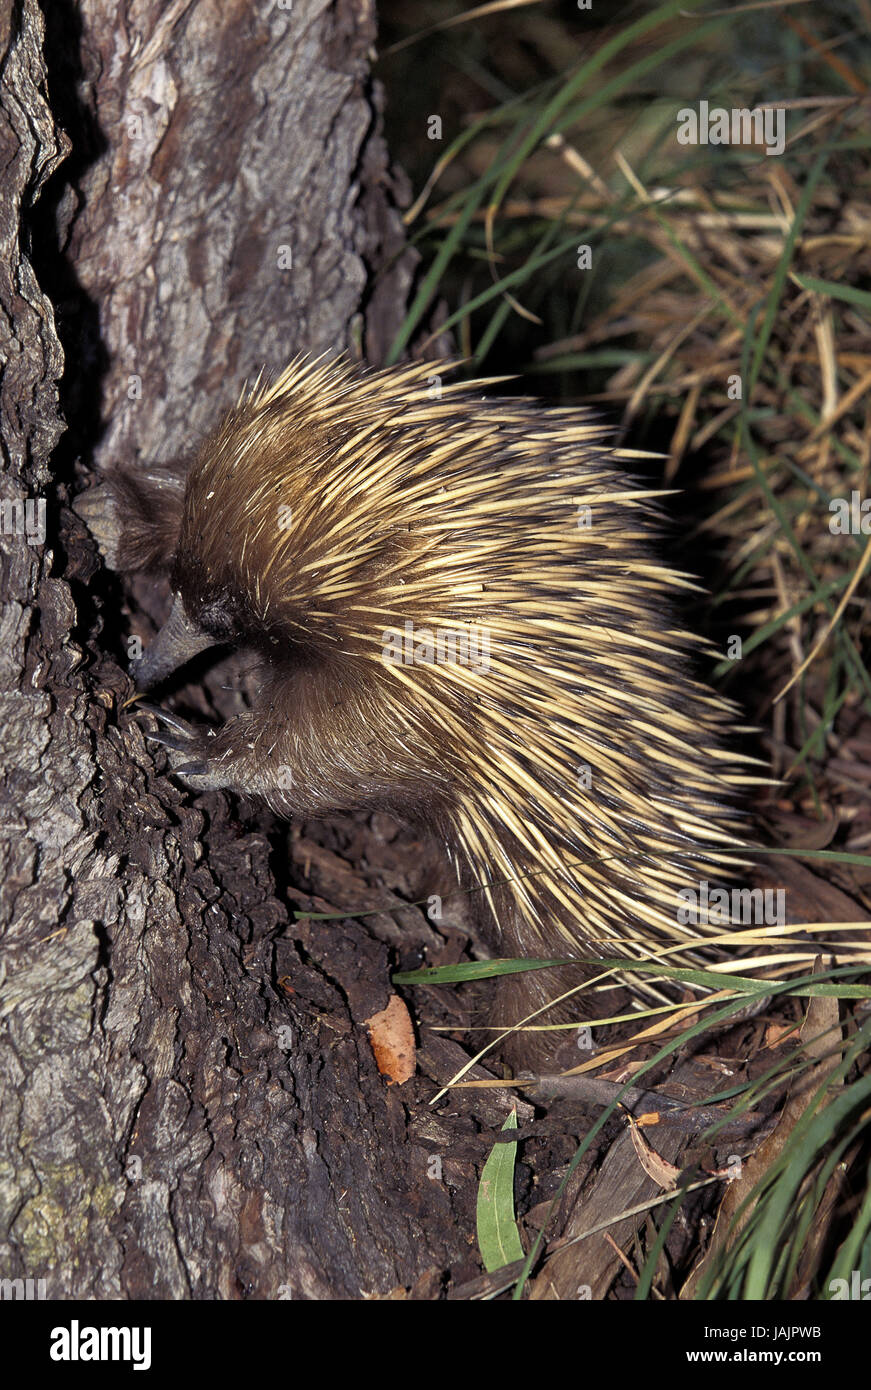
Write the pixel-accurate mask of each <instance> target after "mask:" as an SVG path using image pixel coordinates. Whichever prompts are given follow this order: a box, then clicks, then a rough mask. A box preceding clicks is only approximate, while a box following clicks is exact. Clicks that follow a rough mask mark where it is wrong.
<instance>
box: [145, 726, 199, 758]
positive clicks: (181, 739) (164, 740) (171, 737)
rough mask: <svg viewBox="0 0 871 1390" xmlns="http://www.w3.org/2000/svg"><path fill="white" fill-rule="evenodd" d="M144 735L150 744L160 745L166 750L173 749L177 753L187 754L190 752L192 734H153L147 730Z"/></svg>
mask: <svg viewBox="0 0 871 1390" xmlns="http://www.w3.org/2000/svg"><path fill="white" fill-rule="evenodd" d="M144 734H145V738H147V739H148V741H149V742H150V743H160V744H162V745H163V747H164V748H172V749H173V750H174V751H175V752H176V753H186V752H188V751H189V750H190V746H191V735H190V734H167V733H162V732H160V731H158V732H157V733H152V732H151V731H150V730H149V729H146V730H145V731H144Z"/></svg>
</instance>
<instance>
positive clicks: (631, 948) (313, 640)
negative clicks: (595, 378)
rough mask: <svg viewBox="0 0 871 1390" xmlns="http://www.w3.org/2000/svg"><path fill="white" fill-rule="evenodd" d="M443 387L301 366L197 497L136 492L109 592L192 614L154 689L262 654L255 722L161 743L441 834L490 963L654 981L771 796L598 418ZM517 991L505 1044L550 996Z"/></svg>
mask: <svg viewBox="0 0 871 1390" xmlns="http://www.w3.org/2000/svg"><path fill="white" fill-rule="evenodd" d="M449 370H451V364H449V363H433V362H426V363H422V364H415V365H404V366H399V367H395V368H389V369H387V370H382V371H375V372H372V371H367V370H365V369H363V368H360V367H357V366H355V365H352V364H350V363H348V362H346V361H343V360H325V359H319V360H316V361H312V360H301V359H300V360H296V361H294V362H293V363H292V364H291V365H290V366H289V367H288V368H287V370H286V371H285V372H284V373H283V374H282V375H281V376H280V377H279V378H278V379H277V380H276V381H274V382H273V383H272V384H268V383H265V382H263V381H258V382H257V384H256V385H255V386H254V387H253V388H252V389H250V390H247V391H246V392H244V393H243V394H242V396H241V397H240V399H239V401H238V404H237V405H236V406H235V407H234V408H232V409H231V410H230V411H229V412H228V413H227V415H226V416H225V417H224V419H223V421H222V422H221V424H220V425H219V426H218V428H217V429H216V430H215V431H214V433H212V434H210V435H209V436H208V437H207V438H206V439H205V441H204V442H203V444H202V445H201V447H200V448H199V451H198V453H197V454H196V457H195V458H194V460H193V462H192V464H191V465H190V467H189V469H187V470H186V471H185V470H182V469H177V470H171V469H170V470H165V471H160V470H157V471H155V472H152V473H150V474H148V475H146V477H145V478H140V479H136V478H133V477H128V476H125V475H116V476H115V478H114V480H112V481H111V482H110V484H109V486H110V489H111V492H112V496H113V497H114V499H115V514H116V515H119V516H121V518H122V524H121V527H120V531H119V532H118V534H117V535H116V537H115V540H116V544H115V548H114V555H113V557H112V558H113V560H114V563H115V566H116V567H117V568H118V569H120V570H122V571H131V570H133V569H143V568H153V569H163V570H165V571H167V572H168V573H169V576H170V580H171V585H172V590H173V594H174V599H173V606H172V611H171V614H170V617H169V619H168V621H167V623H166V625H165V627H164V628H163V629H162V631H161V632H160V634H159V635H158V637H157V638H156V639H155V641H154V642H153V644H152V645H151V647H150V648H149V649H148V650H147V651H146V652H145V654H144V656H143V657H142V658H141V660H140V661H139V662H138V663H134V675H135V677H136V679H137V680H138V682H139V683H140V684H141V685H143V686H146V687H147V686H149V685H153V684H155V683H156V682H158V681H159V680H163V679H164V678H165V677H167V676H168V675H169V674H170V673H171V672H172V671H174V670H175V669H176V668H177V667H178V666H180V665H181V664H182V663H183V662H185V661H186V660H187V659H188V658H189V657H190V656H192V655H193V654H194V653H195V652H198V651H200V650H201V649H203V648H205V647H207V646H210V645H213V644H215V643H225V642H231V643H237V644H244V645H246V646H247V647H250V648H252V649H254V650H255V651H257V652H259V654H260V656H261V657H262V659H263V664H264V675H263V683H262V690H261V694H260V697H259V699H258V701H257V703H256V705H255V707H254V708H252V709H251V710H250V711H248V712H247V713H244V714H241V715H239V716H238V717H236V718H233V719H230V720H228V721H227V723H225V724H224V726H223V727H222V728H221V729H220V730H218V731H217V732H215V733H213V732H204V731H202V730H196V729H193V728H192V727H191V726H189V725H187V724H185V723H183V722H182V721H181V720H178V719H176V718H175V716H170V715H167V716H166V722H167V723H168V724H169V725H170V730H171V731H170V732H169V733H161V734H160V735H158V736H157V737H159V739H160V740H161V741H162V742H163V743H165V744H167V745H168V746H169V747H170V748H171V749H173V750H174V751H175V753H176V754H177V755H180V761H179V763H178V765H177V767H176V771H177V773H178V774H179V775H180V776H181V777H183V778H184V779H185V780H186V781H187V782H188V783H189V784H190V785H191V786H192V787H195V788H200V789H207V788H220V787H224V788H230V789H233V790H235V791H240V792H247V793H254V794H255V795H258V796H261V797H263V798H265V800H266V801H267V802H268V803H269V805H270V806H271V807H272V808H273V809H274V810H276V811H278V812H279V813H282V814H285V815H302V814H304V815H307V816H317V815H318V814H321V813H327V812H332V811H343V810H353V809H356V808H371V809H376V808H381V809H386V810H388V811H390V812H392V813H394V814H397V815H399V816H400V817H405V818H407V819H411V820H423V821H424V822H425V823H426V825H427V826H428V827H430V828H432V829H435V830H436V832H437V833H438V835H439V836H440V837H441V838H442V839H443V840H444V842H445V844H446V845H447V847H448V850H449V853H450V856H451V858H452V860H453V862H454V864H455V865H456V868H457V870H458V872H459V874H460V876H461V878H462V879H463V880H464V881H465V882H466V883H475V884H480V885H484V886H485V887H484V893H483V896H484V897H485V898H486V900H487V903H488V908H489V916H490V919H491V939H492V942H493V945H494V947H495V948H496V949H497V950H498V953H499V954H500V955H506V956H511V955H517V956H535V957H542V956H544V957H548V958H553V957H564V956H567V955H568V956H572V955H583V954H591V953H592V954H598V955H618V956H631V957H647V958H649V957H650V956H651V955H653V956H656V955H657V954H658V953H659V952H661V950H662V948H663V947H665V946H670V945H674V944H676V943H679V942H681V941H682V940H686V939H687V938H688V937H690V938H697V937H698V935H699V933H700V932H703V931H704V924H702V925H701V926H694V927H689V928H688V927H686V926H683V925H681V924H680V923H679V919H678V912H677V907H678V897H677V894H678V892H679V890H681V889H685V888H686V887H687V886H692V885H693V884H696V883H698V881H699V880H700V879H707V878H711V877H713V878H716V877H717V875H718V873H719V872H722V870H723V868H724V866H725V865H728V862H729V859H730V857H731V856H732V855H734V853H735V850H736V848H737V847H738V846H739V844H740V839H739V831H740V826H739V821H738V816H739V811H738V810H736V799H737V797H736V794H737V793H738V792H739V791H740V788H741V786H742V784H744V783H746V782H747V781H749V780H751V779H750V778H748V777H747V776H746V774H745V773H744V772H742V765H743V763H744V761H745V760H744V759H742V758H741V757H740V756H738V755H736V754H735V753H734V752H733V751H731V749H730V740H731V735H732V733H733V730H734V727H735V719H736V713H735V710H734V708H733V707H732V705H731V704H729V703H728V702H727V701H725V700H723V699H720V698H718V697H717V696H715V695H714V694H713V693H712V692H711V691H710V690H709V689H708V688H706V687H705V686H704V685H703V684H700V683H699V681H698V680H697V679H695V677H694V674H693V665H694V659H695V658H696V657H697V655H698V654H699V652H700V651H701V650H702V648H703V647H704V643H702V642H701V641H700V640H699V639H698V638H696V637H694V636H693V635H692V634H690V633H689V632H687V631H685V630H684V629H683V628H682V627H680V626H679V625H678V624H677V622H676V618H675V599H676V597H677V596H678V595H679V594H680V593H681V592H682V591H685V590H688V589H692V588H693V587H694V586H693V584H692V582H691V580H690V579H689V577H688V576H686V575H685V574H682V573H677V572H675V571H673V570H671V569H669V568H667V567H666V566H665V565H663V564H662V563H661V562H660V560H659V559H658V558H657V548H656V541H657V533H658V530H659V528H660V522H659V519H658V513H657V511H656V507H655V505H654V503H653V499H654V498H655V497H656V495H657V494H656V493H654V492H651V491H648V490H644V489H642V488H640V487H639V486H638V485H637V484H636V483H634V482H633V480H632V479H631V477H629V476H628V474H627V472H626V468H627V466H628V465H631V462H632V458H633V456H632V454H630V453H626V452H623V451H619V450H615V449H612V448H609V447H608V443H607V432H606V431H605V429H604V428H603V426H602V424H601V423H600V422H599V421H598V420H597V419H596V418H595V417H594V416H593V415H592V414H591V413H590V412H588V411H586V410H581V409H551V408H543V407H541V406H539V405H537V404H536V403H535V402H533V401H530V400H526V399H507V398H501V399H500V398H498V397H493V396H485V395H483V394H482V393H483V391H484V389H485V388H486V387H487V386H488V385H491V383H487V382H484V381H473V382H468V383H459V384H444V383H443V382H442V377H443V375H444V374H445V373H446V372H448V371H449ZM104 491H105V490H104ZM91 496H92V501H91V506H90V513H89V515H88V516H87V519H89V521H90V523H91V525H92V529H95V530H99V529H100V527H99V516H98V514H99V512H100V507H99V503H98V501H97V500H96V498H95V497H94V495H91ZM85 512H86V514H87V513H88V507H87V506H86V508H85ZM104 521H105V517H104ZM106 539H107V537H106V536H105V535H104V541H105V540H106ZM509 979H510V980H511V984H510V985H506V992H505V993H503V996H502V997H501V1000H500V1005H499V1008H498V1010H497V1015H498V1020H499V1022H500V1023H507V1024H511V1023H515V1022H517V1021H518V1019H519V1018H521V1017H522V1016H523V1015H524V1014H526V1013H528V1012H529V1011H530V1010H531V1009H532V1008H533V1007H536V1006H537V1005H540V1004H543V1003H544V1002H546V1000H547V998H548V997H549V992H550V993H552V990H553V986H552V984H550V982H549V981H548V978H547V975H546V973H542V974H539V973H535V972H533V973H527V974H525V975H515V976H512V977H509ZM544 1021H550V1020H549V1018H546V1019H545V1020H544Z"/></svg>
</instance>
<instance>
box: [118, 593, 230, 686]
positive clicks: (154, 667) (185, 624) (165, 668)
mask: <svg viewBox="0 0 871 1390" xmlns="http://www.w3.org/2000/svg"><path fill="white" fill-rule="evenodd" d="M214 645H215V638H214V637H212V636H210V634H209V633H208V632H204V631H203V629H202V628H201V627H198V626H197V624H196V623H194V622H192V621H191V620H190V618H189V617H188V615H187V613H186V612H185V608H184V604H183V603H182V599H181V594H176V596H175V598H174V599H173V604H172V608H171V610H170V614H169V617H168V618H167V620H166V622H165V623H164V625H163V627H162V628H161V629H160V631H159V633H158V634H157V636H156V637H155V639H154V641H153V642H152V643H151V646H150V647H149V648H148V649H147V651H144V652H143V653H142V656H140V657H138V658H137V659H136V660H135V661H131V663H130V674H131V676H132V677H133V679H134V681H135V682H136V684H137V685H138V686H139V688H140V689H141V690H149V689H150V688H151V687H152V686H153V685H157V684H158V683H159V682H160V681H162V680H165V679H166V677H167V676H171V675H172V673H173V671H176V670H178V668H179V666H183V665H184V664H185V662H186V661H190V659H191V657H193V656H196V655H197V652H202V651H205V649H206V647H213V646H214Z"/></svg>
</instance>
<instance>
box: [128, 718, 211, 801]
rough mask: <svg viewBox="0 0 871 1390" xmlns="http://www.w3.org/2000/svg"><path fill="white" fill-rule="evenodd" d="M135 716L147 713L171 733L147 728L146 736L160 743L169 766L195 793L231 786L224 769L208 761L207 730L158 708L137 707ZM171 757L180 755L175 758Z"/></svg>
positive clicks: (152, 741)
mask: <svg viewBox="0 0 871 1390" xmlns="http://www.w3.org/2000/svg"><path fill="white" fill-rule="evenodd" d="M137 713H142V714H150V715H151V716H152V717H153V718H155V719H157V720H158V721H159V722H161V723H163V724H166V725H167V726H168V728H169V730H171V732H167V731H166V730H164V729H158V730H151V729H146V730H145V731H144V732H145V737H146V738H147V739H148V740H149V741H150V742H151V743H159V744H160V745H161V746H162V747H163V748H166V749H168V750H169V752H170V760H169V761H170V766H171V768H172V771H173V773H174V774H175V776H176V777H180V778H181V780H182V781H183V782H184V783H185V784H186V785H187V786H189V787H191V788H192V789H193V790H194V791H203V792H205V791H220V790H221V789H222V788H226V787H228V786H229V785H230V782H229V779H228V777H227V773H226V770H225V769H223V768H220V767H219V766H218V765H217V764H215V763H213V762H211V761H210V759H209V757H208V752H207V743H206V740H207V739H209V738H210V736H211V735H210V734H209V732H208V731H204V730H202V729H197V728H196V727H195V726H194V725H193V724H189V723H188V721H187V720H186V719H182V718H180V716H179V715H177V714H173V713H172V712H171V711H170V710H165V709H161V707H160V706H159V705H150V704H140V705H139V706H138V708H137ZM173 754H177V755H180V757H174V756H172V755H173Z"/></svg>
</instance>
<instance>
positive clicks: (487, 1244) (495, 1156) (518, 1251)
mask: <svg viewBox="0 0 871 1390" xmlns="http://www.w3.org/2000/svg"><path fill="white" fill-rule="evenodd" d="M516 1128H517V1111H516V1110H512V1111H511V1114H510V1115H509V1116H508V1119H507V1120H506V1121H505V1123H504V1125H503V1126H502V1129H503V1132H504V1131H505V1130H507V1129H516ZM516 1157H517V1145H516V1144H494V1145H493V1149H492V1152H491V1154H490V1157H489V1158H488V1159H487V1162H486V1163H485V1164H484V1171H483V1173H482V1174H481V1185H480V1187H479V1188H478V1221H477V1225H478V1249H479V1250H480V1252H481V1259H482V1261H483V1263H484V1268H485V1269H486V1271H487V1273H488V1274H492V1273H493V1271H494V1270H496V1269H502V1267H503V1265H510V1264H513V1263H514V1262H515V1260H522V1259H523V1253H524V1252H523V1246H522V1245H521V1243H520V1233H519V1231H518V1230H517V1222H516V1221H515V1219H514V1162H515V1159H516Z"/></svg>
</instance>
